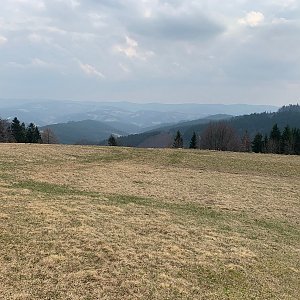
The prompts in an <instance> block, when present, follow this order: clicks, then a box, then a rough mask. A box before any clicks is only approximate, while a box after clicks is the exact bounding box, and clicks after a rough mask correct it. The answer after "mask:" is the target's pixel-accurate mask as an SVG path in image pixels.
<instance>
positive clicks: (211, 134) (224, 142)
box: [201, 122, 240, 151]
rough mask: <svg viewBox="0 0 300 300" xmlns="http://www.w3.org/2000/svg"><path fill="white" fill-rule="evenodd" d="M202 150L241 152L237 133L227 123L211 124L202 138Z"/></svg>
mask: <svg viewBox="0 0 300 300" xmlns="http://www.w3.org/2000/svg"><path fill="white" fill-rule="evenodd" d="M201 148H202V149H209V150H221V151H239V150H240V141H239V137H238V135H237V133H236V131H235V130H234V129H233V128H232V127H231V126H229V124H228V123H226V122H218V123H211V124H209V125H208V127H207V128H206V129H205V131H204V132H203V134H202V136H201Z"/></svg>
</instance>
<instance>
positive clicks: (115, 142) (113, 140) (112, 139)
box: [108, 134, 117, 146]
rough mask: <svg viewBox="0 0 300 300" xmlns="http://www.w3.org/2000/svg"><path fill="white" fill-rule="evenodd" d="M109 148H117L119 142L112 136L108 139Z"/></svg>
mask: <svg viewBox="0 0 300 300" xmlns="http://www.w3.org/2000/svg"><path fill="white" fill-rule="evenodd" d="M108 146H117V140H116V138H115V137H114V136H113V135H112V134H111V135H110V137H109V138H108Z"/></svg>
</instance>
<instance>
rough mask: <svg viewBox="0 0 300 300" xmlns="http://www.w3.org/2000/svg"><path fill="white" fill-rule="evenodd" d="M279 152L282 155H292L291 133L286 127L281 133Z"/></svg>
mask: <svg viewBox="0 0 300 300" xmlns="http://www.w3.org/2000/svg"><path fill="white" fill-rule="evenodd" d="M280 152H281V153H283V154H293V153H294V145H293V133H292V130H291V129H290V127H289V126H288V125H287V126H286V127H285V128H284V130H283V132H282V136H281V141H280Z"/></svg>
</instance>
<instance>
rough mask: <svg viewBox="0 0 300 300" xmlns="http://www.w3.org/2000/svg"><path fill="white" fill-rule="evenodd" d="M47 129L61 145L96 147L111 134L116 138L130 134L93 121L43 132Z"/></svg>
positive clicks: (57, 125) (64, 125)
mask: <svg viewBox="0 0 300 300" xmlns="http://www.w3.org/2000/svg"><path fill="white" fill-rule="evenodd" d="M45 128H50V129H51V130H52V131H53V132H54V134H55V135H56V136H57V138H58V141H59V143H61V144H76V143H77V144H93V145H96V144H99V142H100V141H101V140H103V139H107V138H108V137H109V136H110V135H111V134H114V135H116V136H118V135H125V134H128V133H126V132H124V131H121V130H118V129H116V128H114V127H112V126H109V125H108V124H106V123H103V122H99V121H93V120H85V121H78V122H68V123H59V124H52V125H47V126H44V127H41V130H43V129H45Z"/></svg>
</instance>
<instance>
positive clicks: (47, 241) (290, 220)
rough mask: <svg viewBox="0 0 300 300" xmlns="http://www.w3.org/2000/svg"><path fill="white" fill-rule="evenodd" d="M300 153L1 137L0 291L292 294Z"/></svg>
mask: <svg viewBox="0 0 300 300" xmlns="http://www.w3.org/2000/svg"><path fill="white" fill-rule="evenodd" d="M299 219H300V157H293V156H275V155H256V154H234V153H219V152H204V151H185V150H167V149H166V150H142V149H125V148H100V147H98V148H97V147H79V146H59V145H57V146H47V145H5V144H0V228H1V231H0V265H1V269H0V294H1V298H2V299H298V297H299V293H300V279H299V278H300V259H299V258H300V247H299V245H300V225H299Z"/></svg>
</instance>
